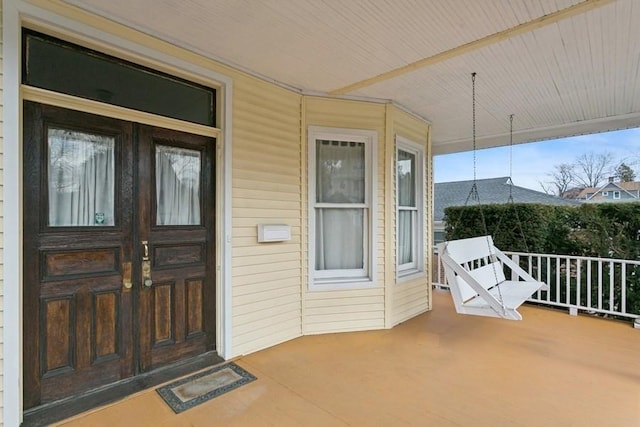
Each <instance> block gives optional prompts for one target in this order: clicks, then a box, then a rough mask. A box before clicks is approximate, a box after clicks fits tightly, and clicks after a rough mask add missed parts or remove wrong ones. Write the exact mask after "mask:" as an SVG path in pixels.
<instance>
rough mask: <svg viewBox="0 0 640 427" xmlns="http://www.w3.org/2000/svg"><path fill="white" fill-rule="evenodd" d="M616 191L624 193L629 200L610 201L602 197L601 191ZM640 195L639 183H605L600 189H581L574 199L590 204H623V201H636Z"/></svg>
mask: <svg viewBox="0 0 640 427" xmlns="http://www.w3.org/2000/svg"><path fill="white" fill-rule="evenodd" d="M611 190H613V191H616V190H619V191H621V192H624V193H626V194H627V195H628V196H629V197H630V198H628V199H615V200H611V199H608V198H605V197H604V196H602V192H603V191H611ZM639 194H640V181H631V182H611V181H609V182H607V183H606V184H605V185H603V186H601V187H588V188H584V189H582V191H580V194H578V196H577V197H576V199H580V200H585V201H590V202H607V201H609V202H616V203H618V202H621V201H622V202H625V201H627V202H628V201H635V200H637V199H638V196H639Z"/></svg>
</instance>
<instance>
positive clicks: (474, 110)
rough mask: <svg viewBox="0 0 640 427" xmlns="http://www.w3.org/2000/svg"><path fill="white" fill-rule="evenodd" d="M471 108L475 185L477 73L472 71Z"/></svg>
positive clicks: (474, 182) (474, 179)
mask: <svg viewBox="0 0 640 427" xmlns="http://www.w3.org/2000/svg"><path fill="white" fill-rule="evenodd" d="M471 106H472V107H471V109H472V113H471V114H472V121H473V128H472V129H473V185H475V184H476V73H475V72H474V73H471Z"/></svg>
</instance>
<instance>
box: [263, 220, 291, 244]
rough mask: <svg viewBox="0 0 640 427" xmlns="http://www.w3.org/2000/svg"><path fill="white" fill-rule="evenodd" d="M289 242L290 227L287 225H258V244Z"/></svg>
mask: <svg viewBox="0 0 640 427" xmlns="http://www.w3.org/2000/svg"><path fill="white" fill-rule="evenodd" d="M288 240H291V226H290V225H287V224H258V242H259V243H264V242H286V241H288Z"/></svg>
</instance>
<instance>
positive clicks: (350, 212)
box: [315, 140, 366, 270]
mask: <svg viewBox="0 0 640 427" xmlns="http://www.w3.org/2000/svg"><path fill="white" fill-rule="evenodd" d="M364 203H365V147H364V144H363V143H358V142H346V141H326V140H318V141H317V142H316V211H315V212H316V270H338V269H340V270H343V269H362V268H364V238H365V231H364V227H365V209H366V208H364V207H362V205H363V204H364ZM353 205H358V206H357V207H355V206H353Z"/></svg>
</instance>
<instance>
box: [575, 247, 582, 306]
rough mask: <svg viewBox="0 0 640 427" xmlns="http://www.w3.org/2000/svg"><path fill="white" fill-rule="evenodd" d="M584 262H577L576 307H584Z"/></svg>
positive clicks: (579, 260)
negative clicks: (582, 299)
mask: <svg viewBox="0 0 640 427" xmlns="http://www.w3.org/2000/svg"><path fill="white" fill-rule="evenodd" d="M581 290H582V260H581V259H580V258H578V259H577V260H576V306H577V307H582V301H581V298H582V292H581Z"/></svg>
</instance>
